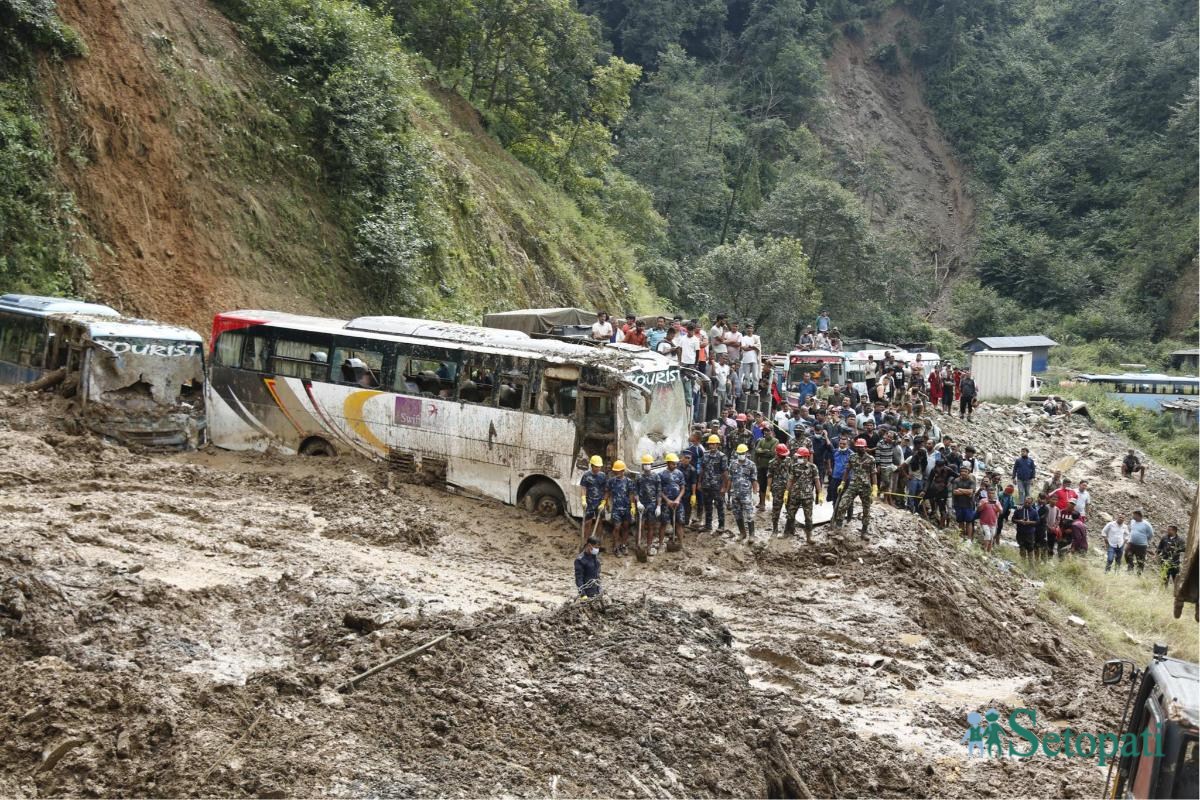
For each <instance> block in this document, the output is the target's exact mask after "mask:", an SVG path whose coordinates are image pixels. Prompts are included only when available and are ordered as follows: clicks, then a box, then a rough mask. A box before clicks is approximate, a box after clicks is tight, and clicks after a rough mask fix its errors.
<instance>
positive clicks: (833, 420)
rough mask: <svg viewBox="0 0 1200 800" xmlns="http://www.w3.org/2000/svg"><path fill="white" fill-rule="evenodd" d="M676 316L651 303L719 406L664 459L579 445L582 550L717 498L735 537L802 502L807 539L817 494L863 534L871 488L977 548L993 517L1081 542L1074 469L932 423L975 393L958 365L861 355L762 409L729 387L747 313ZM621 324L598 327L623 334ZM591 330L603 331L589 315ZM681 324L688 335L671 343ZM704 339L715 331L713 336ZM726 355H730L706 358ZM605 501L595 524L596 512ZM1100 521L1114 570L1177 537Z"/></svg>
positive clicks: (997, 529)
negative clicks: (992, 457) (599, 452)
mask: <svg viewBox="0 0 1200 800" xmlns="http://www.w3.org/2000/svg"><path fill="white" fill-rule="evenodd" d="M676 322H677V323H678V327H677V328H676V327H673V326H672V324H671V323H669V322H668V321H667V320H666V319H665V318H663V317H659V318H658V321H657V324H656V325H655V328H654V329H653V330H657V331H658V332H657V334H656V336H657V338H658V345H657V348H656V349H657V350H658V352H661V353H663V354H666V355H670V354H673V353H676V352H678V356H679V358H680V362H681V363H683V364H695V365H696V368H697V369H700V370H702V371H704V370H708V374H710V375H713V376H714V380H713V384H714V386H716V387H718V388H717V401H718V407H719V408H720V413H719V415H716V416H715V417H714V418H713V419H711V420H709V421H708V422H707V423H704V422H700V423H699V424H695V425H694V426H693V429H692V431H691V435H690V440H689V443H688V446H687V447H686V448H685V449H684V450H683V451H682V452H681V453H678V454H675V453H670V454H667V456H666V469H665V470H662V471H655V470H654V469H653V463H652V461H653V459H652V458H651V457H650V456H649V455H645V456H643V457H642V459H641V461H642V463H641V464H640V469H639V470H638V472H637V474H636V475H632V474H629V473H630V470H628V469H627V467H626V465H625V464H624V463H623V462H621V461H616V462H614V463H613V464H611V466H610V468H609V470H608V472H605V469H604V467H605V465H604V461H603V459H602V458H601V457H600V456H594V457H593V458H592V464H591V467H590V470H589V472H588V473H585V474H584V476H583V477H582V479H581V481H580V485H581V488H582V490H583V504H584V508H585V512H584V517H585V522H584V526H585V530H590V531H592V535H593V536H595V537H596V540H595V541H596V544H595V547H596V549H597V550H598V549H599V547H600V541H601V537H603V536H604V535H606V533H607V535H610V536H611V541H612V548H611V552H612V553H614V554H617V555H625V554H627V553H628V545H629V539H630V536H631V531H633V530H640V531H641V536H642V537H645V542H646V543H647V544H648V545H650V546H651V548H652V549H651V550H650V552H651V554H653V553H655V552H656V551H657V549H658V548H661V547H663V546H664V544H668V545H669V544H670V543H671V542H677V541H680V537H681V536H682V535H683V533H684V531H685V530H686V529H692V530H695V531H702V532H709V533H711V532H716V533H718V534H727V535H734V534H733V532H732V531H731V530H729V529H728V528H727V527H726V511H727V510H729V511H730V512H731V515H732V517H733V519H734V522H735V523H736V526H737V533H736V538H737V539H746V540H754V539H756V538H760V537H759V536H758V533H757V532H758V530H759V529H758V528H757V527H756V525H757V524H759V523H761V522H765V523H767V524H769V525H770V530H771V534H772V535H782V536H793V535H794V534H795V528H796V525H797V521H798V519H799V517H800V512H803V520H804V521H803V526H804V532H805V539H806V541H811V540H812V533H813V509H814V506H815V505H816V504H820V503H822V502H824V501H829V502H831V503H832V505H833V511H832V524H833V527H834V528H835V529H839V528H841V527H842V526H843V525H845V524H846V523H848V522H850V521H852V520H853V518H854V515H855V511H856V505H857V510H858V514H859V518H860V520H861V526H860V535H861V536H862V537H863V538H864V539H866V538H867V537H868V536H869V532H870V517H871V506H872V504H873V503H876V502H882V503H885V504H887V505H890V506H894V507H897V508H902V509H906V510H908V511H910V512H911V513H913V514H916V515H919V516H921V517H924V518H925V519H927V520H929V521H930V522H932V523H933V524H935V525H937V526H939V527H941V528H947V527H949V526H950V525H951V524H953V525H955V526H957V529H958V531H959V532H960V535H961V536H962V538H963V539H964V540H967V541H970V542H975V543H977V544H979V546H981V547H982V548H983V549H984V550H986V551H989V552H990V551H991V550H992V549H993V548H994V546H995V545H996V543H997V542H999V540H1000V538H1001V536H1002V535H1003V532H1004V530H1005V528H1006V527H1007V528H1008V529H1009V530H1010V531H1011V533H1012V535H1013V537H1014V539H1015V542H1016V544H1017V547H1018V550H1019V552H1020V555H1021V557H1022V558H1024V559H1028V560H1031V561H1032V560H1044V559H1048V558H1052V557H1057V558H1064V557H1066V556H1067V555H1069V554H1077V555H1078V554H1082V553H1086V552H1087V551H1088V512H1089V510H1090V509H1089V506H1090V504H1091V492H1090V491H1089V488H1088V481H1086V480H1082V481H1080V482H1079V484H1078V486H1075V485H1074V484H1073V482H1072V480H1071V479H1070V478H1068V477H1066V476H1064V475H1062V474H1061V473H1060V472H1056V471H1052V473H1051V475H1050V476H1049V477H1048V478H1046V479H1045V480H1044V481H1041V483H1040V485H1039V479H1040V478H1041V477H1042V475H1041V472H1039V468H1038V465H1037V464H1036V463H1035V462H1034V460H1033V458H1032V457H1031V456H1030V455H1029V450H1028V448H1022V450H1021V455H1020V456H1019V457H1017V458H1016V459H1015V460H1014V462H1013V463H1012V464H1011V467H1009V466H1008V465H1004V466H1003V467H1002V466H1001V465H999V464H990V463H988V461H987V458H986V454H985V453H983V452H982V451H980V450H978V449H977V448H976V447H974V446H973V445H971V444H969V443H963V442H958V441H956V440H955V439H954V438H953V437H951V436H949V435H944V434H943V433H942V431H941V430H940V428H939V425H938V424H937V420H938V419H940V418H944V416H946V415H953V414H955V413H957V414H958V415H959V417H960V418H962V419H965V420H970V419H971V418H972V415H973V412H974V410H975V407H976V406H977V405H978V400H977V398H978V391H977V388H976V386H975V382H974V380H973V379H972V377H971V374H970V371H969V370H968V369H964V368H959V367H955V366H954V365H952V364H950V363H948V362H942V363H939V364H936V365H932V366H931V367H930V368H929V370H928V373H926V370H925V365H923V364H921V362H920V359H917V360H916V361H913V362H909V363H906V364H901V362H899V361H898V360H896V359H893V358H892V357H891V356H890V354H889V355H887V356H885V357H884V358H883V359H882V360H881V361H879V362H878V363H877V362H875V360H874V359H873V358H872V359H870V360H869V361H868V367H867V369H866V370H864V372H865V376H866V381H865V383H866V387H865V388H866V390H865V391H860V390H859V389H858V388H856V386H855V385H854V384H853V383H851V382H847V383H846V384H844V385H833V384H831V382H830V380H829V379H828V378H827V377H826V378H822V379H821V381H820V383H819V384H818V383H817V381H816V380H813V379H812V377H811V376H805V378H804V380H803V381H802V383H801V385H800V387H799V397H798V404H797V405H795V406H793V405H791V404H790V403H789V402H788V401H786V400H784V399H783V398H782V397H778V396H774V397H770V396H769V397H770V405H769V406H768V408H773V409H774V411H773V413H767V412H766V411H765V410H756V409H754V408H748V407H747V404H746V403H745V402H740V403H739V402H738V401H739V399H740V398H745V397H746V396H747V395H749V394H750V392H747V387H748V384H749V382H750V381H752V380H754V378H755V376H756V375H758V374H759V373H760V371H761V362H760V359H761V358H762V345H761V340H759V338H758V337H757V336H756V335H755V334H754V328H753V326H752V325H749V324H747V325H745V326H744V328H742V329H741V330H739V328H740V327H741V326H739V325H738V323H737V322H736V321H732V320H728V319H727V318H726V317H725V316H723V315H718V316H717V320H716V322H715V323H714V325H713V326H712V328H711V329H710V330H709V331H708V332H707V333H705V332H704V331H703V330H702V329H701V326H699V325H698V324H697V323H696V322H688V321H683V320H677V321H676ZM597 324H600V323H599V322H598V323H597ZM627 325H632V331H633V333H632V335H633V337H634V339H635V343H636V340H637V338H638V337H639V336H640V335H641V334H640V331H641V330H642V328H643V327H644V326H642V325H641V324H640V323H638V321H637V320H636V318H633V317H632V315H630V320H629V322H628V323H627ZM624 330H625V329H624V328H622V329H620V331H619V332H608V334H607V335H609V336H618V335H619V336H622V337H623V339H622V340H623V341H630V339H629V336H630V334H629V333H627V332H624ZM680 331H682V333H680ZM810 332H811V333H814V334H815V333H823V334H825V335H827V336H828V335H829V334H830V333H836V328H833V327H832V325H831V324H830V321H829V317H828V314H826V313H822V315H821V318H819V319H818V321H817V325H816V326H813V327H812V328H808V329H805V331H804V333H805V334H808V333H810ZM596 333H597V334H598V335H604V334H605V330H604V329H598V330H596ZM646 335H647V342H648V344H647V346H650V345H649V334H646ZM693 339H694V340H695V343H694V346H693V345H687V346H684V345H681V344H680V343H679V342H680V341H682V342H688V341H690V340H693ZM718 341H719V342H720V345H717V344H714V343H715V342H718ZM667 342H669V343H670V344H668V345H667V346H664V344H663V343H667ZM718 346H720V347H722V348H723V349H721V350H720V351H718V350H717V349H716V348H717V347H718ZM731 355H732V357H733V358H735V359H736V360H737V363H739V364H741V365H745V369H739V370H738V371H737V372H736V373H735V372H734V371H733V370H726V369H722V367H725V366H726V365H727V363H728V362H729V361H730V359H731ZM714 356H715V358H716V362H715V365H714V363H713V360H712V358H713V357H714ZM693 358H695V359H696V360H695V361H692V360H691V359H693ZM734 376H736V377H734ZM818 377H819V376H818ZM718 379H725V381H727V382H728V383H727V384H724V383H722V382H721V381H719V380H718ZM725 386H728V388H724V387H725ZM708 408H711V405H710V406H708ZM1122 474H1123V476H1125V477H1127V478H1132V477H1133V476H1135V475H1139V476H1140V477H1141V478H1142V480H1143V481H1144V479H1145V467H1144V465H1142V464H1141V463H1140V462H1139V461H1138V459H1137V457H1136V455H1135V454H1134V453H1133V451H1132V450H1130V451H1129V454H1128V455H1127V456H1126V458H1125V459H1124V461H1123V465H1122ZM855 500H858V503H857V504H856V503H855ZM605 516H607V518H608V519H607V521H608V523H609V524H608V529H609V530H608V531H607V532H606V530H605V526H604V525H603V524H601V522H602V518H603V517H605ZM781 518H782V520H783V528H782V531H781V530H780V520H781ZM714 523H715V527H714ZM639 526H640V528H639ZM1102 536H1103V538H1104V540H1105V545H1106V547H1107V554H1108V558H1107V561H1108V569H1112V567H1113V565H1114V564H1116V566H1117V568H1118V569H1119V567H1120V564H1121V560H1122V558H1124V561H1125V565H1126V570H1127V571H1134V570H1136V571H1137V572H1138V573H1139V574H1140V573H1141V572H1142V570H1143V569H1144V567H1145V562H1146V556H1147V553H1148V552H1150V548H1151V547H1152V546H1154V547H1155V552H1157V553H1158V555H1159V556H1160V558H1161V559H1162V563H1164V564H1165V565H1166V566H1165V567H1164V578H1165V579H1167V580H1169V579H1171V578H1173V577H1174V576H1175V575H1177V574H1178V569H1179V561H1180V557H1181V554H1182V549H1183V545H1182V540H1181V539H1180V537H1179V536H1178V530H1177V528H1176V526H1174V525H1171V526H1169V527H1168V532H1167V535H1166V536H1164V537H1162V538H1161V539H1160V540H1159V541H1158V542H1157V543H1154V542H1153V539H1154V529H1153V527H1152V526H1151V524H1150V522H1149V521H1147V520H1145V519H1144V517H1143V514H1142V512H1141V511H1137V512H1134V514H1133V520H1132V521H1131V522H1129V523H1126V522H1125V520H1124V518H1123V517H1121V516H1118V517H1117V519H1116V520H1114V521H1112V522H1110V523H1108V524H1107V525H1105V526H1104V529H1103V532H1102ZM1172 565H1173V566H1172Z"/></svg>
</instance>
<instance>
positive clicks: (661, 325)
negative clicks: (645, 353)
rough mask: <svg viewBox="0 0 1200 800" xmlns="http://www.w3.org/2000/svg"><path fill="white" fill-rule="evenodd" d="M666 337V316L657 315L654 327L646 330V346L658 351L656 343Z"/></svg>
mask: <svg viewBox="0 0 1200 800" xmlns="http://www.w3.org/2000/svg"><path fill="white" fill-rule="evenodd" d="M665 338H667V318H666V317H659V318H658V319H656V320H655V321H654V327H653V328H651V329H650V330H648V331H646V347H649V348H650V349H651V350H654V351H655V352H658V345H659V342H661V341H662V340H663V339H665Z"/></svg>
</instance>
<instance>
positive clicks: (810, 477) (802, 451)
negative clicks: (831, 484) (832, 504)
mask: <svg viewBox="0 0 1200 800" xmlns="http://www.w3.org/2000/svg"><path fill="white" fill-rule="evenodd" d="M811 457H812V452H811V451H809V449H808V448H807V447H801V448H798V449H797V450H796V460H795V461H793V462H792V470H791V474H790V475H789V476H788V483H787V493H788V504H787V527H786V528H784V531H783V535H784V536H795V535H796V512H797V511H798V510H800V509H801V508H803V509H804V541H806V542H811V541H812V529H813V525H812V515H813V495H814V493H815V492H816V489H817V486H818V485H819V484H820V482H821V473H820V472H818V471H817V465H816V464H814V463H813V462H812V460H811Z"/></svg>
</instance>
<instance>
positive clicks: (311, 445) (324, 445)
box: [300, 436, 337, 458]
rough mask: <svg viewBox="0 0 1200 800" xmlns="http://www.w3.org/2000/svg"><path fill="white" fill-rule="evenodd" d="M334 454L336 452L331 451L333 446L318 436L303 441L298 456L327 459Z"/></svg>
mask: <svg viewBox="0 0 1200 800" xmlns="http://www.w3.org/2000/svg"><path fill="white" fill-rule="evenodd" d="M336 454H337V451H336V450H334V449H333V445H331V444H330V443H329V442H327V441H325V440H324V439H322V438H320V437H319V436H314V437H312V438H311V439H305V440H304V443H303V444H302V445H300V455H302V456H324V457H326V458H328V457H330V456H333V455H336Z"/></svg>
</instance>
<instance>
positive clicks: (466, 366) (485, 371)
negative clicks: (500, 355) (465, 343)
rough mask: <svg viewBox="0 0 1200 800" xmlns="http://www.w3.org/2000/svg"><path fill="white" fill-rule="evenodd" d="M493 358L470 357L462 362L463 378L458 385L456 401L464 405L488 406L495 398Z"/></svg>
mask: <svg viewBox="0 0 1200 800" xmlns="http://www.w3.org/2000/svg"><path fill="white" fill-rule="evenodd" d="M498 360H499V359H497V358H496V357H495V356H484V355H472V356H470V357H468V358H467V359H466V360H465V361H463V377H462V381H460V382H459V384H458V399H459V400H462V401H463V402H466V403H479V404H481V405H485V406H490V405H493V404H494V399H495V397H496V370H495V369H494V367H495V365H496V362H497V361H498Z"/></svg>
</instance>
